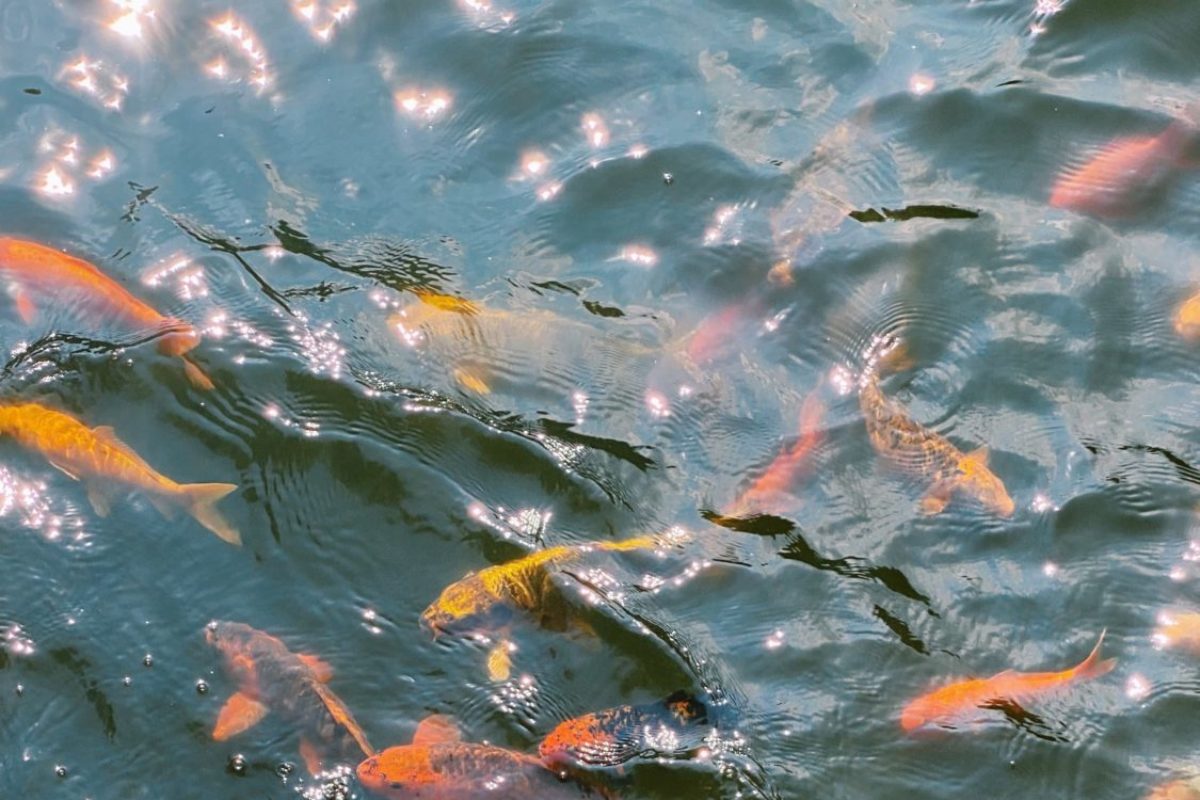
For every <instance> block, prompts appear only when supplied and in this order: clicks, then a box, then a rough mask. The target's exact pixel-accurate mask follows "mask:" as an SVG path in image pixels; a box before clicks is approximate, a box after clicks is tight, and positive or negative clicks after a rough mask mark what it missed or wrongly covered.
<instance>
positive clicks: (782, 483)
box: [725, 386, 825, 517]
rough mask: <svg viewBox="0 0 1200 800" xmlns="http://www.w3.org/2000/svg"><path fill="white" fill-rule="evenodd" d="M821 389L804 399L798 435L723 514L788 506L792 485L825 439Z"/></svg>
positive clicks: (732, 514) (804, 471)
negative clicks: (822, 422) (822, 427)
mask: <svg viewBox="0 0 1200 800" xmlns="http://www.w3.org/2000/svg"><path fill="white" fill-rule="evenodd" d="M820 392H821V387H820V386H818V387H817V388H816V389H813V390H812V391H811V392H809V394H808V397H806V398H804V405H803V406H801V408H800V438H799V439H797V440H796V442H795V443H794V444H793V445H792V446H791V447H789V448H787V449H785V450H784V451H783V452H781V453H780V454H779V455H777V456H776V457H775V460H773V461H772V462H771V463H770V465H769V466H768V467H767V471H766V472H764V473H763V474H762V475H761V476H759V478H758V480H756V481H755V482H754V483H753V484H752V485H751V486H750V488H748V489H747V490H746V491H744V492H742V494H741V495H740V496H739V497H738V498H737V499H736V500H734V501H733V504H732V505H730V506H729V508H728V509H727V510H726V511H725V514H726V515H728V516H733V517H737V516H742V515H744V514H747V513H749V512H752V511H759V512H766V513H771V512H774V511H778V510H783V509H784V508H786V507H787V506H788V505H789V501H788V498H789V497H790V491H791V489H792V487H794V486H795V485H796V482H797V481H799V480H800V478H801V477H803V475H804V474H805V473H808V472H811V471H812V467H813V463H812V456H813V452H814V451H815V450H816V449H817V447H818V446H819V445H820V444H821V442H822V441H823V440H824V439H825V432H824V431H823V430H822V429H821V421H822V420H823V419H824V417H825V403H824V401H823V400H822V399H821V394H820Z"/></svg>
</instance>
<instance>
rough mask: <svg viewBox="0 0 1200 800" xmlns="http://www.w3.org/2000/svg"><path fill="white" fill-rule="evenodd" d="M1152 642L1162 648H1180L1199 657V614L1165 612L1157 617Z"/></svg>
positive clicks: (1192, 612)
mask: <svg viewBox="0 0 1200 800" xmlns="http://www.w3.org/2000/svg"><path fill="white" fill-rule="evenodd" d="M1153 641H1154V643H1155V644H1156V645H1158V646H1159V647H1163V648H1180V649H1183V650H1187V651H1189V652H1191V653H1195V654H1197V655H1200V613H1196V612H1195V611H1190V612H1174V611H1165V612H1163V613H1162V614H1159V616H1158V627H1157V628H1155V629H1154V636H1153Z"/></svg>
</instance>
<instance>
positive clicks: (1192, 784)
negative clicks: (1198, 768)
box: [1145, 778, 1200, 800]
mask: <svg viewBox="0 0 1200 800" xmlns="http://www.w3.org/2000/svg"><path fill="white" fill-rule="evenodd" d="M1145 800H1200V778H1183V779H1180V780H1174V781H1171V782H1170V783H1164V784H1163V785H1161V786H1156V787H1155V788H1154V790H1153V791H1151V792H1150V794H1148V795H1146V797H1145Z"/></svg>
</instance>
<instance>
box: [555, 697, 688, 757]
mask: <svg viewBox="0 0 1200 800" xmlns="http://www.w3.org/2000/svg"><path fill="white" fill-rule="evenodd" d="M708 724H709V719H708V708H707V706H706V705H705V704H704V703H703V702H701V701H700V700H698V699H696V698H695V697H693V696H692V695H691V694H689V693H687V692H682V691H680V692H676V693H674V694H672V695H671V696H670V697H667V698H666V699H664V700H660V701H658V702H656V703H646V704H643V705H626V706H617V707H616V708H609V709H605V710H604V711H597V712H595V713H593V714H585V715H583V716H581V717H575V718H574V719H569V720H566V721H565V722H561V723H559V724H558V725H557V726H556V727H555V728H554V730H552V731H550V733H548V734H547V735H546V738H544V739H543V740H542V742H541V744H540V745H538V755H540V756H541V757H542V761H543V763H545V764H546V766H547V767H549V768H551V769H553V770H560V771H572V770H578V769H580V768H587V767H615V766H618V765H620V764H623V763H625V762H627V761H630V760H631V759H634V758H639V757H653V758H658V757H661V756H664V755H671V754H674V753H680V752H684V753H686V752H687V751H689V750H693V749H697V748H699V747H700V746H702V744H703V741H704V737H705V735H706V734H707V733H708Z"/></svg>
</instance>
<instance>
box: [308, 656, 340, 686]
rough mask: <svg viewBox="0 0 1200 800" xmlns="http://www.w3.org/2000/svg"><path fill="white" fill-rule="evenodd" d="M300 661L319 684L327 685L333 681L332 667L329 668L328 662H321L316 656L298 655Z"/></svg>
mask: <svg viewBox="0 0 1200 800" xmlns="http://www.w3.org/2000/svg"><path fill="white" fill-rule="evenodd" d="M300 660H301V661H303V662H304V665H305V666H306V667H308V668H309V669H311V670H312V671H313V675H314V676H315V677H316V679H317V680H318V681H320V682H321V683H329V682H330V681H331V680H333V667H331V666H329V662H327V661H324V660H322V659H321V658H319V657H318V656H310V655H309V654H307V653H301V654H300Z"/></svg>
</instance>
